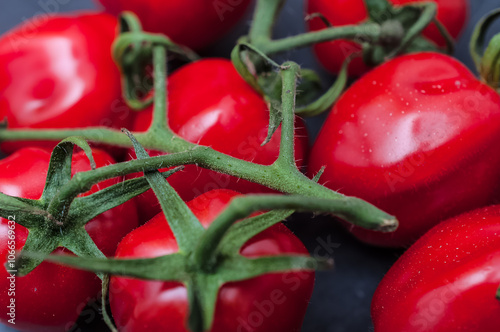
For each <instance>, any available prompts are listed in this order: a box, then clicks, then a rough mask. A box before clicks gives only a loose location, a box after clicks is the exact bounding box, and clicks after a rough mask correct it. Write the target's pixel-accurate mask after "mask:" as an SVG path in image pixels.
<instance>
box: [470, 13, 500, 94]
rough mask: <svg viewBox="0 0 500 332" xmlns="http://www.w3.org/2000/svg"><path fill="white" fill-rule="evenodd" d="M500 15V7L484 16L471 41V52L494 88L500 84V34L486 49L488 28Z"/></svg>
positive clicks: (481, 71) (482, 76)
mask: <svg viewBox="0 0 500 332" xmlns="http://www.w3.org/2000/svg"><path fill="white" fill-rule="evenodd" d="M499 17H500V9H496V10H493V11H492V12H490V13H489V14H487V15H486V16H484V17H483V18H482V19H481V20H480V21H479V23H478V24H477V25H476V27H475V28H474V32H473V34H472V37H471V41H470V53H471V56H472V59H473V60H474V63H475V65H476V68H477V70H478V72H479V74H480V76H481V78H482V79H483V80H484V81H485V82H486V83H487V84H488V85H490V86H491V87H493V88H494V89H497V90H498V89H499V84H500V34H497V35H495V36H494V37H493V38H492V39H491V41H490V42H489V44H488V46H487V47H486V51H483V50H484V48H485V44H486V36H487V32H488V29H489V28H490V27H491V25H492V24H493V23H494V22H495V21H496V20H497V19H498V18H499Z"/></svg>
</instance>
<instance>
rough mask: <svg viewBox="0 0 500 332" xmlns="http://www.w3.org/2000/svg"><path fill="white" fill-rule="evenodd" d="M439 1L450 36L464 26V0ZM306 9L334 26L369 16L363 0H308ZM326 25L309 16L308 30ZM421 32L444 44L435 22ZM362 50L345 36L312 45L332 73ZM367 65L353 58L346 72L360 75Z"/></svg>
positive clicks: (398, 0)
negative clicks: (353, 54)
mask: <svg viewBox="0 0 500 332" xmlns="http://www.w3.org/2000/svg"><path fill="white" fill-rule="evenodd" d="M432 1H433V2H435V3H437V5H438V13H437V18H438V19H439V21H440V22H441V23H443V25H444V26H445V27H446V28H447V29H448V31H449V33H450V34H451V36H452V37H453V38H457V37H458V35H459V34H460V31H462V28H463V27H464V26H465V22H466V20H467V16H468V2H467V0H432ZM390 2H391V3H393V4H395V5H405V4H408V3H412V2H419V0H390ZM307 13H308V14H312V13H321V14H323V15H324V16H325V17H326V18H327V19H328V21H330V23H332V25H333V26H342V25H348V24H358V23H360V22H362V21H364V20H366V19H367V18H368V12H367V10H366V6H365V3H364V1H363V0H308V3H307ZM323 28H325V24H324V23H322V22H321V20H319V19H314V20H311V21H310V23H309V30H311V31H316V30H321V29H323ZM424 36H425V37H427V38H429V39H430V40H431V41H433V42H435V43H436V44H437V45H439V46H445V45H446V43H445V40H444V38H443V37H442V36H441V34H440V32H439V30H438V29H437V27H436V26H435V25H434V24H431V25H430V26H429V27H427V28H426V29H425V30H424ZM360 50H361V47H359V45H358V44H356V43H354V42H351V41H348V40H336V41H331V42H326V43H321V44H316V45H315V46H314V51H315V53H316V56H317V57H318V59H319V61H320V62H321V64H322V65H323V66H324V67H325V68H326V69H327V70H329V71H331V72H332V73H338V72H339V71H340V68H341V66H342V63H343V62H344V60H345V59H346V57H347V56H348V55H350V54H352V53H355V52H358V51H360ZM368 69H369V68H368V67H367V66H366V65H365V64H364V62H363V60H362V59H361V58H359V57H358V58H355V59H353V60H352V62H351V63H350V65H349V73H350V74H352V75H356V76H359V75H361V74H364V73H365V72H366V71H367V70H368Z"/></svg>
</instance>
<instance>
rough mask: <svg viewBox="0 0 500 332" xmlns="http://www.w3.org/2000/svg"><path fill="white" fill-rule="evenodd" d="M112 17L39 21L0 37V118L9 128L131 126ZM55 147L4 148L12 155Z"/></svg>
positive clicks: (22, 144) (5, 145)
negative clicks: (114, 49) (116, 56)
mask: <svg viewBox="0 0 500 332" xmlns="http://www.w3.org/2000/svg"><path fill="white" fill-rule="evenodd" d="M117 29H118V27H117V20H116V19H115V18H114V17H112V16H111V15H108V14H95V13H94V14H92V13H88V14H80V15H75V16H62V15H54V16H51V17H50V18H45V19H43V18H41V17H40V18H33V19H31V20H29V21H27V22H26V23H24V24H22V25H20V26H19V27H17V28H15V29H14V30H11V31H10V32H9V33H7V34H6V35H4V36H2V38H0V118H1V119H4V118H7V120H8V123H9V127H10V128H14V129H20V128H51V129H52V128H77V127H87V126H109V127H114V128H122V127H130V124H131V121H132V113H131V111H130V109H129V108H128V107H126V105H125V103H124V101H123V100H122V97H121V83H120V73H119V70H118V68H117V66H116V65H115V64H114V62H113V59H112V57H111V44H112V42H113V40H114V38H115V36H116V34H117V31H118V30H117ZM55 145H56V143H55V142H42V143H40V142H9V143H2V145H1V148H2V150H3V151H4V152H6V153H12V152H13V151H15V150H17V149H19V148H21V147H26V146H40V147H44V148H52V147H54V146H55Z"/></svg>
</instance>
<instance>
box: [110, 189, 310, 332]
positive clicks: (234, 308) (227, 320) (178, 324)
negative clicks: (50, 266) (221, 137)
mask: <svg viewBox="0 0 500 332" xmlns="http://www.w3.org/2000/svg"><path fill="white" fill-rule="evenodd" d="M239 195H241V194H239V193H237V192H234V191H232V190H220V189H219V190H213V191H210V192H207V193H205V194H203V195H201V196H198V197H197V198H195V199H194V200H192V201H190V202H188V206H189V207H190V208H191V209H192V211H193V212H194V214H195V215H196V217H197V218H198V219H199V220H200V222H201V224H202V225H203V226H204V227H205V228H207V227H208V226H209V225H210V223H211V222H212V221H213V220H214V219H215V217H216V216H217V215H218V214H219V213H220V212H221V211H222V210H223V209H224V208H225V207H226V206H227V204H228V203H229V202H230V200H231V199H232V198H233V197H237V196H239ZM177 250H178V247H177V243H176V241H175V238H174V236H173V233H172V231H171V229H170V228H169V227H168V224H167V222H166V220H165V216H164V215H163V214H158V215H157V216H155V217H154V218H153V219H151V220H150V221H149V222H147V223H146V224H145V225H143V226H141V227H139V228H138V229H136V230H134V231H133V232H131V233H130V234H128V235H127V236H126V237H125V238H124V239H123V241H122V242H121V243H120V244H119V246H118V249H117V253H116V257H121V258H125V257H127V258H151V257H158V256H161V255H167V254H171V253H175V252H177ZM241 253H242V255H244V256H246V257H261V256H273V255H279V254H283V253H290V254H291V253H294V254H304V255H308V252H307V250H306V248H305V247H304V245H303V244H302V243H301V242H300V240H299V239H298V238H297V237H295V235H293V234H292V233H291V231H290V230H288V229H287V228H286V227H285V226H284V225H282V224H277V225H275V226H273V227H271V228H269V229H268V230H266V231H264V232H262V233H260V234H259V235H257V236H255V237H254V238H252V239H251V240H250V241H249V242H247V243H246V244H245V245H244V247H243V248H242V249H241ZM313 285H314V272H305V271H302V272H289V273H278V274H269V275H263V276H260V277H257V278H253V279H250V280H245V281H241V282H232V283H228V284H226V285H224V286H223V287H222V288H221V289H220V292H219V297H218V302H217V305H216V311H215V320H214V325H213V327H212V329H211V331H212V332H224V331H259V332H267V331H295V332H299V331H300V328H301V326H302V321H303V319H304V315H305V311H306V308H307V305H308V302H309V298H310V296H311V294H312V289H313ZM186 293H187V292H186V289H185V287H184V286H183V285H182V284H179V283H174V282H163V281H145V280H138V279H130V278H123V277H112V278H111V284H110V303H111V310H112V313H113V317H114V319H115V322H116V324H117V326H118V328H119V330H120V331H127V332H135V331H137V332H142V331H165V330H166V329H167V328H168V331H172V332H187V331H188V330H187V329H186V326H185V324H186V315H187V310H188V304H187V294H186Z"/></svg>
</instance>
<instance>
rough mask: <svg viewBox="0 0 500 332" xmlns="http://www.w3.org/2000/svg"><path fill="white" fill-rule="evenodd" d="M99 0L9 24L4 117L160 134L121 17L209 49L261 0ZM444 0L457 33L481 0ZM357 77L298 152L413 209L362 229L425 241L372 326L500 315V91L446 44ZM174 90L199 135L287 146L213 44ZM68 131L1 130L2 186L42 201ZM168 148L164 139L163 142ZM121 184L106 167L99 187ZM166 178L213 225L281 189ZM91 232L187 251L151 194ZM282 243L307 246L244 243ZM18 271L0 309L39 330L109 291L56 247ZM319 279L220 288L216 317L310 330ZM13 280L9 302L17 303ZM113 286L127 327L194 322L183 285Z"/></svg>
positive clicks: (104, 155) (188, 129) (351, 9)
mask: <svg viewBox="0 0 500 332" xmlns="http://www.w3.org/2000/svg"><path fill="white" fill-rule="evenodd" d="M367 1H370V0H367ZM100 2H101V3H102V5H103V6H104V8H105V10H106V11H107V13H77V14H73V15H53V16H50V17H49V18H46V19H44V20H33V21H32V22H25V23H24V24H23V25H21V26H19V27H17V28H15V29H14V30H12V31H10V32H8V33H7V34H5V35H3V36H1V38H0V118H2V119H5V120H6V121H7V122H6V126H7V127H8V129H20V128H25V129H41V128H47V129H56V128H59V129H60V128H67V129H71V128H84V127H96V126H106V127H111V128H117V129H119V128H123V127H125V128H130V129H131V130H133V131H135V132H144V131H146V130H147V129H148V128H149V126H150V124H151V121H152V112H153V110H152V108H149V109H146V110H144V111H140V112H135V111H132V110H131V109H130V108H129V107H128V106H127V104H126V103H125V101H124V99H123V98H122V89H121V77H120V70H119V69H118V68H117V66H116V64H115V63H114V62H113V59H112V55H111V51H110V50H111V47H112V44H113V41H114V40H115V38H116V37H117V33H118V20H117V18H116V15H118V14H119V13H121V12H122V11H125V10H126V11H132V12H134V13H135V14H136V15H137V16H138V17H139V18H140V19H141V21H142V24H143V26H144V29H145V30H146V31H151V32H159V33H164V34H166V35H167V36H169V38H171V39H172V40H173V41H174V42H175V43H177V44H180V45H185V46H187V47H189V48H192V49H194V50H199V49H201V48H203V47H206V46H207V45H209V44H210V43H211V42H213V41H214V40H216V39H217V38H220V37H221V35H222V34H223V33H224V32H227V31H228V30H230V29H231V27H232V26H233V25H234V24H235V23H236V22H238V20H240V19H241V17H242V16H243V14H244V13H245V11H246V10H247V8H248V7H249V5H250V3H251V1H250V0H220V1H219V0H216V1H194V0H192V1H182V2H181V1H153V0H150V1H127V0H120V1H115V0H100ZM391 2H392V3H394V4H395V5H404V4H407V3H411V2H415V1H414V0H398V1H395V0H391ZM434 2H436V3H437V6H438V12H437V19H438V20H439V21H440V22H441V23H442V24H443V26H444V27H446V29H447V30H448V32H449V33H450V34H451V36H452V37H454V38H456V37H457V36H458V35H459V33H460V31H461V28H462V27H463V24H464V22H465V20H466V17H467V9H468V5H467V2H466V1H465V0H434ZM306 11H307V12H308V13H309V14H312V13H321V14H322V16H323V18H324V20H325V21H328V22H330V23H331V24H332V25H333V26H341V25H348V24H357V23H359V22H361V21H363V20H365V19H366V18H367V16H368V14H367V9H366V7H365V3H364V2H363V1H362V0H356V1H355V0H350V1H340V0H336V1H327V0H309V1H308V3H307V10H306ZM179 17H183V19H182V20H179V19H178V18H179ZM174 18H176V19H174ZM309 28H310V30H311V31H319V30H321V29H324V28H325V22H322V20H321V19H313V20H311V21H310V23H309ZM423 34H424V36H425V37H426V38H428V39H429V40H430V41H432V42H433V43H435V44H436V45H439V46H443V45H444V44H445V41H444V38H443V36H442V31H440V30H439V29H438V27H437V26H436V25H435V24H431V26H429V27H428V28H427V29H426V30H425V31H424V33H423ZM359 50H360V48H359V47H358V44H356V43H353V42H350V41H345V40H340V41H339V40H337V41H332V42H325V43H321V44H317V45H315V51H316V53H317V55H318V59H319V61H320V62H321V63H322V64H323V65H324V67H325V68H326V69H327V70H329V71H332V72H333V73H338V71H339V70H340V69H341V66H342V64H343V62H344V60H345V59H346V58H347V57H348V56H349V55H350V54H352V53H356V52H358V51H359ZM349 74H350V75H351V76H352V77H353V78H354V77H356V78H357V77H359V78H358V79H357V80H356V81H355V83H353V84H352V85H351V86H350V87H349V88H348V89H347V90H346V91H345V93H344V94H343V95H342V96H341V97H340V98H339V100H338V101H337V102H336V103H335V105H334V106H333V108H332V109H331V111H330V114H329V116H328V119H327V120H326V122H325V124H324V125H323V128H322V130H321V132H320V134H319V136H318V138H317V140H316V141H315V142H314V145H313V147H312V150H311V151H308V150H309V142H308V136H307V131H306V129H305V126H304V124H303V121H302V120H301V119H299V118H298V117H297V120H296V128H295V145H294V146H295V158H296V163H297V167H298V168H299V169H301V170H303V171H304V172H307V174H308V175H309V176H310V177H311V178H312V177H314V176H315V175H316V174H318V172H321V170H322V169H323V168H324V167H325V166H326V168H324V173H323V174H322V176H321V177H320V180H319V182H320V183H321V184H323V185H324V186H326V187H328V188H331V189H333V190H336V191H339V192H341V193H342V194H345V195H349V196H355V197H359V198H362V199H364V200H366V201H368V202H370V203H373V204H374V205H375V206H377V207H379V208H381V209H382V210H384V211H386V212H388V213H391V214H393V215H395V216H396V217H397V218H398V220H399V228H398V229H397V230H396V231H395V232H392V233H380V232H375V231H368V230H365V229H361V228H358V227H354V228H350V230H351V231H352V233H353V234H354V235H355V236H356V237H357V238H358V239H360V240H361V241H363V242H366V243H368V244H372V245H377V246H386V247H408V246H410V245H412V244H413V243H415V241H416V243H415V244H413V245H412V246H411V247H410V249H409V250H408V251H407V252H406V253H405V254H404V255H403V256H402V257H401V258H400V259H399V260H398V262H397V263H396V264H395V266H394V267H393V268H392V269H391V270H390V271H389V273H388V274H387V276H386V277H385V278H384V280H383V281H382V283H381V284H380V286H379V288H378V289H377V292H376V294H375V296H374V300H373V305H372V317H373V321H374V325H375V330H376V331H443V332H444V331H455V330H457V331H458V330H460V331H470V332H473V331H496V330H498V329H499V327H498V326H500V302H499V301H498V300H497V299H496V298H495V294H496V290H497V288H498V286H499V285H500V207H498V206H491V205H492V204H494V203H496V202H498V200H499V198H500V154H498V153H497V150H496V144H497V142H498V141H500V96H499V94H498V93H497V91H495V90H494V89H493V88H491V87H489V86H488V85H486V84H485V83H483V82H482V81H481V80H480V79H478V78H477V77H475V76H474V75H473V74H472V73H471V72H470V71H469V70H468V69H467V68H466V67H465V66H464V65H463V64H461V63H460V62H459V61H457V60H456V59H454V58H452V57H450V56H448V55H444V54H441V53H436V52H416V53H411V54H408V55H402V56H399V57H396V58H394V59H391V60H388V61H387V62H386V63H384V64H382V65H380V66H378V67H376V68H373V69H370V68H368V67H367V66H366V65H365V64H364V63H363V62H362V60H361V58H355V59H354V60H353V61H351V63H350V65H349ZM138 89H143V91H142V92H144V93H147V92H149V91H150V90H151V83H150V82H140V84H139V86H138ZM168 100H169V105H168V124H169V126H170V128H171V129H172V130H173V131H174V132H175V133H176V134H177V135H179V136H180V137H182V138H184V139H186V140H187V141H190V142H192V143H196V144H200V145H204V146H210V147H212V148H213V149H215V150H217V151H220V152H223V153H225V154H228V155H230V156H233V157H236V158H239V159H244V160H247V161H252V162H254V163H257V164H264V165H270V164H272V163H273V162H274V161H275V160H276V158H277V157H278V154H279V145H280V140H279V137H280V130H279V129H278V131H277V132H276V134H275V135H274V136H273V137H272V139H271V140H270V141H269V143H267V144H266V145H262V144H261V143H262V142H263V141H264V140H265V138H266V135H267V129H268V125H269V111H268V104H267V102H266V100H265V99H264V98H263V96H262V95H261V94H260V93H259V92H257V91H255V90H254V89H253V88H252V87H251V86H250V85H249V84H248V83H247V82H246V81H245V80H244V79H243V78H242V77H241V76H240V75H239V73H238V72H237V71H236V69H235V68H234V66H233V64H232V63H231V62H230V61H229V60H226V59H202V60H198V61H195V62H192V63H189V64H186V65H184V66H182V67H181V68H180V69H178V70H176V71H175V72H174V73H173V74H172V75H170V76H169V78H168ZM55 144H56V143H55V142H49V141H35V140H29V139H26V140H24V141H15V142H14V141H6V142H2V143H1V144H0V148H1V151H2V152H4V153H5V154H7V155H8V156H7V157H6V158H5V159H3V160H0V192H2V193H4V194H8V195H12V196H17V197H23V198H28V199H38V198H40V196H41V195H42V192H43V190H44V186H45V182H46V175H47V172H48V169H49V163H50V150H51V149H52V148H54V146H55ZM160 154H163V152H159V151H151V155H152V156H155V155H160ZM93 156H94V159H95V161H96V166H97V167H103V166H106V165H109V164H113V163H116V162H117V161H124V160H130V159H135V153H134V152H133V151H132V150H125V149H123V148H113V147H110V146H106V145H100V144H99V145H93ZM72 163H73V166H72V172H73V173H77V172H82V171H86V170H90V169H91V165H90V162H89V161H88V160H87V159H86V157H85V154H84V153H83V152H79V153H76V154H75V156H74V157H73V162H72ZM306 169H307V170H306ZM137 176H140V175H139V174H135V175H131V176H130V177H131V178H133V177H137ZM120 181H121V179H113V180H107V181H104V182H101V183H99V184H98V185H95V186H94V187H93V188H92V189H91V191H90V192H88V193H86V195H89V194H91V193H94V192H97V191H99V190H102V189H104V188H107V187H109V186H111V185H114V184H116V183H120ZM168 182H169V183H170V184H171V185H172V187H173V188H174V189H175V190H176V191H177V192H178V193H179V195H180V196H181V197H182V198H183V199H184V200H185V201H189V202H188V206H189V207H190V208H191V209H192V210H193V212H194V214H195V215H196V216H197V217H198V219H199V220H200V222H201V223H202V225H203V226H204V227H208V225H209V224H210V223H211V222H212V221H213V220H214V219H215V217H216V216H217V215H218V214H219V213H220V212H221V211H222V210H223V209H224V207H226V206H227V205H228V204H229V202H230V201H231V199H233V198H234V197H236V196H238V195H242V194H246V193H269V192H273V191H272V190H270V189H268V188H266V187H263V186H261V185H258V184H254V183H251V182H249V181H245V180H241V179H238V178H236V177H233V176H229V175H224V174H220V173H217V172H214V171H209V170H204V169H201V168H199V167H197V166H195V165H188V166H186V167H185V169H184V170H183V171H182V172H178V173H175V174H173V175H172V176H171V177H169V178H168ZM489 205H490V207H485V206H489ZM477 208H479V210H475V211H473V212H469V211H472V210H474V209H477ZM0 209H1V207H0ZM462 213H466V214H462ZM461 214H462V215H461ZM451 217H453V219H451V220H449V221H445V222H443V223H440V222H442V221H443V220H446V219H448V218H451ZM438 224H439V225H438ZM10 225H11V223H9V220H8V219H2V223H1V225H0V255H1V257H7V256H8V255H9V253H10V252H11V251H12V249H13V248H11V245H10V243H11V241H14V242H13V243H14V244H15V249H16V250H20V249H21V248H22V247H23V246H24V245H25V243H26V241H27V239H28V232H29V231H28V229H27V228H24V227H22V226H20V225H17V226H16V227H15V233H13V232H12V228H11V227H10ZM436 225H438V226H436ZM434 226H436V227H435V228H433V227H434ZM9 227H10V228H9ZM349 227H350V226H349ZM431 228H432V230H431ZM86 230H87V231H88V233H89V234H90V236H91V237H92V239H93V240H94V242H95V243H96V244H97V246H98V247H99V249H100V250H101V251H102V252H103V253H104V254H105V255H106V256H109V257H112V256H115V257H122V258H124V257H128V258H131V257H135V258H150V257H158V256H161V255H166V254H170V253H175V252H176V251H177V250H178V247H177V243H176V240H175V237H174V235H173V233H172V231H171V230H170V228H169V227H168V225H167V223H166V222H165V217H164V215H163V214H162V213H161V208H160V206H159V204H158V201H157V200H156V197H155V195H154V193H153V192H152V191H148V192H146V193H145V194H143V195H141V196H138V197H137V198H135V199H133V200H131V201H128V202H126V203H125V204H123V205H120V206H118V207H116V208H113V209H111V210H109V211H107V212H105V213H103V214H101V215H99V216H97V217H96V218H95V219H94V220H92V221H91V222H90V223H88V224H87V225H86ZM429 230H430V231H429ZM424 234H425V235H424ZM12 236H14V237H12ZM59 251H61V252H63V251H64V250H63V249H61V250H59ZM280 253H298V254H305V253H307V251H306V249H305V248H304V246H303V244H302V243H301V242H300V241H299V240H298V239H297V238H296V237H295V236H294V235H293V234H292V233H291V232H290V231H289V230H288V229H286V227H284V226H282V225H278V226H274V227H272V228H270V229H269V230H267V231H265V232H263V233H261V234H259V235H258V236H256V237H254V238H253V239H252V240H250V241H249V242H248V243H246V245H245V246H244V247H243V249H242V250H241V254H242V255H244V256H246V257H260V256H272V255H277V254H280ZM6 260H7V259H6V258H5V259H3V261H2V262H6ZM10 273H11V272H8V271H7V270H5V269H1V271H0V307H2V308H4V309H2V310H0V320H1V321H2V323H4V324H7V325H8V324H12V322H15V325H13V326H12V327H14V328H16V329H21V330H26V331H65V330H74V328H75V326H74V323H75V321H76V320H77V319H78V317H79V316H80V315H81V314H82V312H81V311H82V309H83V308H84V307H85V305H86V304H87V302H88V301H89V300H91V299H94V298H95V297H96V296H97V294H98V293H99V291H100V289H101V285H100V280H99V279H98V278H97V276H95V275H94V274H92V273H89V272H82V271H79V270H76V269H73V268H69V267H63V266H59V265H55V264H52V263H48V262H44V263H41V264H40V265H39V266H38V267H37V268H36V269H35V270H33V272H31V273H29V274H28V275H27V276H25V277H19V278H16V281H15V284H14V288H13V286H12V281H11V279H9V276H10ZM313 284H314V277H313V274H312V273H311V272H307V273H306V272H294V273H288V274H268V275H263V276H259V277H257V278H254V279H251V280H245V281H242V282H237V283H230V284H227V285H224V286H223V287H222V288H221V289H220V292H219V297H218V302H217V306H216V310H215V318H214V323H213V327H212V329H211V330H212V331H271V330H274V331H299V330H300V326H301V324H302V320H303V317H304V313H305V310H306V308H307V301H308V299H309V297H310V296H311V292H312V287H313ZM12 292H14V293H12ZM14 295H15V300H14V301H15V303H16V310H15V311H14V314H13V312H11V311H9V310H5V308H8V306H9V305H10V303H12V300H13V299H14ZM109 300H110V307H111V311H112V314H113V318H114V320H115V323H116V325H117V327H118V329H119V330H120V331H186V330H187V327H186V324H185V320H186V316H187V315H188V312H189V309H190V308H189V307H188V294H187V291H186V288H185V287H184V286H183V285H182V284H179V283H176V282H163V281H144V280H138V279H130V278H123V277H112V278H111V284H110V290H109ZM471 304H473V305H471Z"/></svg>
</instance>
